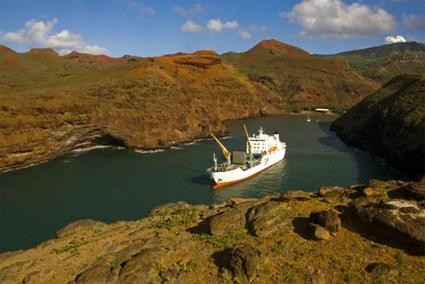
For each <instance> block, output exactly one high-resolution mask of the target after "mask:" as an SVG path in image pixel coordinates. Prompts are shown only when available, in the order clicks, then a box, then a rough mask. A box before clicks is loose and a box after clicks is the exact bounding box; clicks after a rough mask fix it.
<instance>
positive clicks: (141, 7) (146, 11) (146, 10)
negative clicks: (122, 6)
mask: <svg viewBox="0 0 425 284" xmlns="http://www.w3.org/2000/svg"><path fill="white" fill-rule="evenodd" d="M128 2H129V3H130V5H131V6H133V7H134V8H135V9H136V10H137V12H139V14H140V15H141V16H142V17H143V18H148V17H150V16H153V15H155V13H156V11H155V9H154V8H152V7H149V6H147V5H146V4H145V3H142V2H137V1H135V0H129V1H128Z"/></svg>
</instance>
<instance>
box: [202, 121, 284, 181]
mask: <svg viewBox="0 0 425 284" xmlns="http://www.w3.org/2000/svg"><path fill="white" fill-rule="evenodd" d="M243 126H244V130H245V135H246V150H245V151H233V152H230V151H229V150H228V149H227V148H226V146H225V145H224V144H223V143H222V142H221V141H220V140H219V139H218V138H217V137H216V136H215V135H214V134H212V133H211V136H212V137H213V138H214V140H215V141H216V142H217V144H218V145H219V146H220V148H221V150H222V152H223V156H224V158H225V160H226V161H224V162H222V163H219V162H218V160H217V157H216V155H215V153H213V163H214V164H213V166H212V167H210V168H208V169H207V172H208V174H209V175H210V177H211V179H212V180H213V182H214V184H213V186H212V188H213V189H216V188H220V187H223V186H227V185H231V184H235V183H239V182H242V181H245V180H247V179H249V178H251V177H253V176H255V175H257V174H259V173H261V172H262V171H264V170H266V169H268V168H270V167H271V166H273V165H274V164H276V163H278V162H279V161H281V160H283V159H284V158H285V153H286V143H285V142H281V141H280V138H279V133H277V132H275V133H274V134H273V135H268V134H266V133H264V131H263V128H262V127H260V129H259V130H258V134H253V135H252V136H249V134H248V130H247V128H246V126H245V124H244V125H243Z"/></svg>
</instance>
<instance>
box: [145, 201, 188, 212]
mask: <svg viewBox="0 0 425 284" xmlns="http://www.w3.org/2000/svg"><path fill="white" fill-rule="evenodd" d="M188 210H190V205H189V204H187V203H186V202H183V201H179V202H176V203H166V204H163V205H160V206H157V207H155V208H153V209H151V211H150V212H149V215H150V216H153V215H161V216H164V215H170V214H171V213H173V212H176V211H182V212H183V211H188Z"/></svg>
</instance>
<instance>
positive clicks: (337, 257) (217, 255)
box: [0, 180, 425, 283]
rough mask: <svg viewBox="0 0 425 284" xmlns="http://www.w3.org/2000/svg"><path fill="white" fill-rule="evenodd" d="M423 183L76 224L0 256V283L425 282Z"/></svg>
mask: <svg viewBox="0 0 425 284" xmlns="http://www.w3.org/2000/svg"><path fill="white" fill-rule="evenodd" d="M424 202H425V180H423V181H421V182H414V183H412V182H410V183H409V182H402V181H388V182H384V181H378V180H371V181H370V183H369V185H367V186H366V185H354V186H351V187H349V188H340V187H322V188H320V189H319V191H318V192H316V193H310V192H303V191H290V192H288V193H284V194H276V195H272V196H266V197H263V198H261V199H241V198H234V199H230V200H229V201H227V202H226V203H223V204H215V205H210V206H208V205H188V204H186V203H183V202H179V203H173V204H166V205H163V206H160V207H157V208H154V209H153V210H152V211H151V213H150V215H149V216H148V217H146V218H143V219H141V220H134V221H125V222H124V221H120V222H116V223H113V224H105V223H103V222H99V221H94V220H88V219H86V220H79V221H75V222H73V223H71V224H69V225H67V226H65V227H64V228H63V229H61V230H59V231H58V232H57V234H56V235H57V237H56V239H52V240H49V241H46V242H44V243H41V244H39V245H38V246H37V247H35V248H32V249H28V250H24V251H14V252H6V253H3V254H0V282H1V283H248V282H252V283H330V282H332V283H342V282H355V283H423V282H424V281H425V278H424V277H425V258H424V253H425V228H424V226H423V224H424V222H425V219H424V216H425V203H424Z"/></svg>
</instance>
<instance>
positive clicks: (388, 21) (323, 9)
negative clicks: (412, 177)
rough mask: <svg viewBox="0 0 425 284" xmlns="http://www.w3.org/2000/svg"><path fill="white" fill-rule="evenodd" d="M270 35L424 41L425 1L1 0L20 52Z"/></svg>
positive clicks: (163, 50) (325, 46)
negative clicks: (32, 49) (39, 49)
mask: <svg viewBox="0 0 425 284" xmlns="http://www.w3.org/2000/svg"><path fill="white" fill-rule="evenodd" d="M270 38H274V39H277V40H280V41H282V42H285V43H288V44H291V45H295V46H298V47H300V48H302V49H304V50H306V51H308V52H310V53H314V54H332V53H337V52H341V51H347V50H353V49H359V48H366V47H371V46H377V45H382V44H388V43H392V42H404V41H417V42H425V0H356V1H350V0H299V1H295V0H263V1H260V0H257V1H253V0H238V1H237V0H217V1H191V0H186V1H171V0H168V1H167V0H152V1H140V0H85V1H84V0H13V1H12V0H0V44H3V45H6V46H8V47H10V48H12V49H14V50H16V51H19V52H24V51H27V50H28V49H30V48H34V47H38V48H40V47H50V48H53V49H55V50H56V51H58V52H59V53H60V54H66V53H69V52H71V51H72V50H77V51H79V52H86V53H91V54H108V55H110V56H115V57H120V56H123V55H126V54H130V55H138V56H157V55H163V54H172V53H177V52H193V51H196V50H201V49H210V50H215V51H216V52H218V53H224V52H228V51H236V52H240V51H246V50H248V49H249V48H251V47H253V46H254V45H255V44H257V43H258V42H259V41H261V40H264V39H270Z"/></svg>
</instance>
